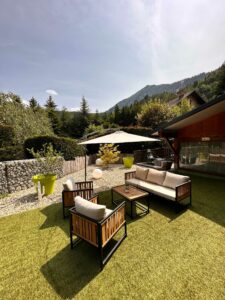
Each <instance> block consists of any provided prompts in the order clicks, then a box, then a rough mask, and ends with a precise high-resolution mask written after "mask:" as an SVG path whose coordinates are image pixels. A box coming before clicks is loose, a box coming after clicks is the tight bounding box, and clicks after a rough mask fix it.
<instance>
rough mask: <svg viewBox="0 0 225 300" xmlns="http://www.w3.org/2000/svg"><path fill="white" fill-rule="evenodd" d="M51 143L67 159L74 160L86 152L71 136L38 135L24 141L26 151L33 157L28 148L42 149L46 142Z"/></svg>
mask: <svg viewBox="0 0 225 300" xmlns="http://www.w3.org/2000/svg"><path fill="white" fill-rule="evenodd" d="M49 143H51V144H52V146H53V148H54V149H55V150H56V151H58V152H60V153H61V154H62V155H63V157H64V159H65V160H73V159H74V158H75V157H76V156H80V155H83V154H84V149H83V147H82V146H80V145H78V144H77V141H76V140H74V139H71V138H64V137H57V136H37V137H34V138H29V139H27V140H26V141H25V143H24V151H25V155H26V157H27V158H32V154H31V153H29V151H28V150H27V149H31V148H33V149H34V151H35V152H36V151H40V150H41V149H42V148H43V145H44V144H49Z"/></svg>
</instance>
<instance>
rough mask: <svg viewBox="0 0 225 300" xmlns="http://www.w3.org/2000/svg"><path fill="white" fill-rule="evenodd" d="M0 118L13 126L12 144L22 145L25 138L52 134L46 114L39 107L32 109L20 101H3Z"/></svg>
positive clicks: (2, 122)
mask: <svg viewBox="0 0 225 300" xmlns="http://www.w3.org/2000/svg"><path fill="white" fill-rule="evenodd" d="M0 120H1V124H4V125H9V126H11V127H12V128H13V133H14V136H13V144H20V145H23V143H24V141H25V140H26V139H27V138H30V137H33V136H37V135H39V136H40V135H51V134H53V130H52V128H51V124H50V121H49V119H48V115H47V113H46V111H44V110H43V109H41V108H39V109H37V110H36V111H33V110H32V109H31V108H29V107H26V106H24V105H23V104H21V103H17V102H4V103H2V104H1V105H0Z"/></svg>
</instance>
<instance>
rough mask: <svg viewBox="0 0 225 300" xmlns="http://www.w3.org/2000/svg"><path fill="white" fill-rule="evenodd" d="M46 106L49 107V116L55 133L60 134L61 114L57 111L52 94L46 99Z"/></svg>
mask: <svg viewBox="0 0 225 300" xmlns="http://www.w3.org/2000/svg"><path fill="white" fill-rule="evenodd" d="M45 107H46V109H47V113H48V117H49V119H50V121H51V125H52V129H53V131H54V133H55V134H59V133H60V132H61V130H60V129H61V124H60V119H59V116H58V114H57V112H56V107H57V105H56V103H55V101H54V100H53V98H52V96H49V98H48V100H47V101H46V104H45Z"/></svg>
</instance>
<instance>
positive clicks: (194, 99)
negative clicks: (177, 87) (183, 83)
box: [168, 90, 205, 107]
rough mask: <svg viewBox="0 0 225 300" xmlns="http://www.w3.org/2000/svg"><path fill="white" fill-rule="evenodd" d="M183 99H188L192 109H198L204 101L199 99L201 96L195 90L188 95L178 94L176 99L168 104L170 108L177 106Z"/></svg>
mask: <svg viewBox="0 0 225 300" xmlns="http://www.w3.org/2000/svg"><path fill="white" fill-rule="evenodd" d="M183 99H188V100H189V103H190V104H191V105H192V106H193V107H198V106H200V105H202V104H205V100H204V99H203V98H202V97H201V95H200V94H199V93H198V92H197V91H196V90H193V91H191V92H188V93H182V92H179V93H178V95H177V97H176V98H174V99H172V100H170V101H169V103H168V104H169V105H170V106H175V105H179V104H180V103H181V101H182V100H183Z"/></svg>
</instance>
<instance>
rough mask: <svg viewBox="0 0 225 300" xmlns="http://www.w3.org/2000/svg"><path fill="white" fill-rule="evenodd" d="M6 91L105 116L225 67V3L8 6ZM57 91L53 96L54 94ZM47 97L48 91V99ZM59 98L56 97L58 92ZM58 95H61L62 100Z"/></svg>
mask: <svg viewBox="0 0 225 300" xmlns="http://www.w3.org/2000/svg"><path fill="white" fill-rule="evenodd" d="M0 5H1V10H0V91H4V92H6V91H13V92H15V93H17V94H19V95H21V96H22V98H23V99H24V100H29V99H30V98H31V97H32V96H34V97H35V98H36V99H37V100H38V101H39V103H41V104H44V102H45V101H46V99H47V97H48V93H50V94H51V93H52V94H53V95H54V94H55V95H54V99H55V101H56V103H57V105H58V106H59V107H62V106H66V107H67V108H69V109H71V108H77V107H79V105H80V100H81V97H82V96H85V98H86V99H87V100H88V102H89V105H90V108H91V109H92V111H94V110H95V109H99V110H100V111H104V110H106V109H108V108H110V107H111V106H113V105H114V104H115V103H116V102H118V101H119V100H122V99H124V98H126V97H128V96H130V95H131V94H133V93H134V92H136V91H137V90H139V89H141V88H143V87H144V86H145V85H147V84H160V83H169V82H173V81H176V80H180V79H183V78H185V77H189V76H193V75H195V74H198V73H200V72H203V71H209V70H213V69H215V68H217V67H219V66H220V65H221V64H222V63H223V62H224V61H225V18H224V15H225V1H224V0H214V1H211V0H189V1H186V0H184V1H183V0H146V1H144V0H124V1H122V0H115V1H108V0H104V1H103V0H95V1H94V0H92V1H91V0H81V1H80V0H1V3H0ZM49 90H50V91H49ZM46 91H48V92H46ZM54 92H55V93H54ZM56 94H57V95H56Z"/></svg>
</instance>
